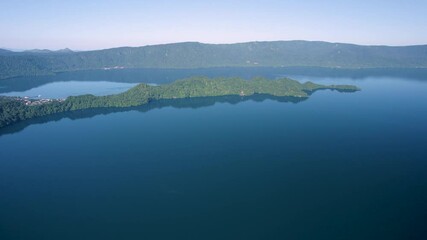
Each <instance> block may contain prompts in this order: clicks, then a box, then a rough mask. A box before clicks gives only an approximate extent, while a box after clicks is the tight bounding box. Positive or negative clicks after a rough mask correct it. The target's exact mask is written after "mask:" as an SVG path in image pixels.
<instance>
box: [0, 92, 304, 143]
mask: <svg viewBox="0 0 427 240" xmlns="http://www.w3.org/2000/svg"><path fill="white" fill-rule="evenodd" d="M267 99H269V100H274V101H278V102H288V103H299V102H302V101H305V100H307V98H296V97H275V96H271V95H263V94H256V95H252V96H246V97H241V96H221V97H201V98H183V99H163V100H158V101H153V102H150V103H149V104H145V105H141V106H138V107H129V108H95V109H86V110H79V111H70V112H64V113H57V114H53V115H48V116H43V117H38V118H33V119H29V120H25V121H22V122H18V123H15V124H13V125H11V126H6V127H4V128H2V129H0V136H2V135H5V134H14V133H17V132H20V131H22V130H23V129H25V128H26V127H28V126H30V125H33V124H43V123H47V122H52V121H59V120H61V119H64V118H68V119H71V120H78V119H84V118H92V117H94V116H97V115H107V114H110V113H116V112H128V111H138V112H141V113H144V112H148V111H150V110H153V109H161V108H164V107H173V108H193V109H197V108H203V107H209V106H213V105H215V104H216V103H229V104H238V103H240V102H244V101H249V100H251V101H255V102H262V101H265V100H267Z"/></svg>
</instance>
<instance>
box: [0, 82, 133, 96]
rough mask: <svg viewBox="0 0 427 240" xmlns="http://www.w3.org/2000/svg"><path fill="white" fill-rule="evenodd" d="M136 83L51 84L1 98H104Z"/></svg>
mask: <svg viewBox="0 0 427 240" xmlns="http://www.w3.org/2000/svg"><path fill="white" fill-rule="evenodd" d="M135 85H136V83H120V82H107V81H96V82H95V81H68V82H51V83H46V84H44V85H41V86H38V87H34V88H31V89H29V90H24V91H10V92H7V93H1V94H0V95H3V96H19V97H41V98H66V97H69V96H78V95H82V94H93V95H96V96H104V95H110V94H117V93H121V92H124V91H126V90H128V89H129V88H131V87H133V86H135Z"/></svg>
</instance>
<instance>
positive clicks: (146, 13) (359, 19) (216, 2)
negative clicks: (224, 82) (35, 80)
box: [0, 0, 427, 50]
mask: <svg viewBox="0 0 427 240" xmlns="http://www.w3.org/2000/svg"><path fill="white" fill-rule="evenodd" d="M426 10H427V0H359V1H355V0H323V1H321V0H263V1H253V0H239V1H235V0H212V1H209V2H205V1H202V0H199V1H190V0H183V1H179V0H175V1H167V0H140V1H136V0H135V1H134V0H121V1H112V0H105V1H100V0H70V1H68V0H67V1H61V0H57V1H55V0H1V1H0V11H1V13H0V33H1V34H0V47H6V48H13V49H30V48H49V49H59V48H65V47H68V48H72V49H77V50H86V49H101V48H111V47H118V46H142V45H148V44H159V43H170V42H183V41H199V42H206V43H233V42H245V41H255V40H258V41H270V40H296V39H301V40H321V41H331V42H348V43H357V44H365V45H372V44H374V45H378V44H379V45H414V44H427V14H426Z"/></svg>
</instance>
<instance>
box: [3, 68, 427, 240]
mask: <svg viewBox="0 0 427 240" xmlns="http://www.w3.org/2000/svg"><path fill="white" fill-rule="evenodd" d="M218 71H223V70H218ZM227 71H228V74H229V75H233V74H235V75H242V76H248V73H247V72H241V71H240V70H239V71H236V72H234V73H233V71H232V70H227ZM167 73H168V76H169V77H168V78H167V79H168V80H167V81H173V79H175V78H180V77H181V76H183V75H185V74H183V72H181V71H178V72H177V73H176V75H173V71H171V72H167ZM242 73H244V74H242ZM315 73H316V72H315ZM76 74H81V75H79V76H83V77H82V79H92V78H93V75H91V76H92V77H91V76H87V75H85V74H84V73H76ZM91 74H93V72H92V73H91ZM102 74H104V73H102ZM132 74H136V75H138V74H137V73H132ZM187 74H193V73H187ZM219 74H223V72H219V73H218V72H215V71H212V72H209V73H207V74H206V75H211V76H216V75H219ZM224 75H226V74H224ZM249 75H265V76H268V77H271V78H275V77H280V76H283V75H286V76H292V77H293V78H295V79H297V80H301V81H308V80H310V81H314V82H319V83H324V84H337V83H338V84H354V85H357V86H359V87H360V88H361V89H362V91H360V92H356V93H339V92H336V91H329V90H327V91H318V92H315V93H314V94H313V95H312V96H311V97H310V98H309V99H308V100H305V101H301V102H295V101H292V100H288V99H273V98H269V97H266V96H256V97H252V98H240V97H224V98H206V99H189V100H179V101H165V102H159V103H153V104H152V105H150V106H142V107H137V108H132V109H103V110H90V111H79V112H74V113H69V114H62V115H61V114H60V115H55V116H50V117H45V118H40V119H34V120H30V121H26V122H21V123H19V124H16V125H13V126H10V127H6V128H4V129H0V239H426V236H427V228H426V224H427V204H426V202H427V174H426V172H427V124H426V123H427V104H426V103H427V81H425V80H423V79H424V78H426V77H427V75H425V76H423V75H417V77H414V75H411V74H406V73H402V74H397V73H394V74H390V76H387V75H388V73H385V74H383V75H381V74H378V73H375V74H374V73H372V72H371V73H369V72H368V73H360V74H356V75H355V74H354V73H351V74H348V76H346V74H344V73H340V74H326V73H323V75H324V76H322V74H312V73H311V72H309V73H308V74H305V75H304V74H302V73H300V72H286V71H285V72H283V73H281V72H280V71H277V70H276V72H274V73H272V72H271V71H265V72H262V71H258V72H256V73H253V74H252V73H250V74H249ZM174 76H175V77H174ZM103 79H104V80H105V78H103ZM116 79H125V80H123V81H118V80H117V81H116V82H121V83H131V82H132V81H129V79H130V77H129V78H126V77H123V78H120V77H118V78H116ZM137 79H145V81H148V82H156V81H155V80H156V79H160V80H159V81H158V83H164V82H167V81H166V80H165V81H162V80H161V79H163V78H161V77H158V78H156V79H155V78H154V77H152V78H150V77H147V76H146V75H144V76H141V77H139V78H137ZM49 81H51V80H49ZM141 81H142V80H141ZM70 82H72V83H71V84H76V83H75V82H73V81H70ZM81 82H85V81H83V80H82V81H81ZM12 83H13V81H12V80H11V81H9V82H6V83H4V84H5V86H6V85H7V87H5V88H7V89H9V90H10V92H12V90H18V89H20V90H23V89H24V88H28V86H29V85H25V84H24V85H25V87H23V86H24V85H20V84H17V85H16V86H15V85H13V84H12ZM134 83H135V82H134ZM61 84H62V83H61ZM38 87H40V86H38ZM62 87H64V88H66V86H64V85H62ZM13 88H15V89H13ZM36 88H37V87H36ZM92 90H93V89H92ZM26 91H30V89H27V90H26ZM58 91H60V90H58ZM5 93H7V92H5ZM46 94H48V93H46Z"/></svg>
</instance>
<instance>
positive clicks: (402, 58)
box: [0, 41, 427, 79]
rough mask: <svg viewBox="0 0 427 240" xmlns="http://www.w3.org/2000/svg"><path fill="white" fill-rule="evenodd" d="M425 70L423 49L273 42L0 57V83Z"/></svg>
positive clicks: (425, 50)
mask: <svg viewBox="0 0 427 240" xmlns="http://www.w3.org/2000/svg"><path fill="white" fill-rule="evenodd" d="M236 66H240V67H254V66H255V67H258V66H268V67H284V66H285V67H293V66H310V67H328V68H375V67H376V68H378V67H387V68H389V67H391V68H394V67H399V68H401V67H417V68H418V67H423V68H426V67H427V46H409V47H386V46H358V45H352V44H340V43H327V42H307V41H277V42H250V43H238V44H201V43H193V42H189V43H175V44H164V45H154V46H145V47H133V48H131V47H123V48H114V49H106V50H99V51H87V52H69V53H50V54H49V53H44V54H34V53H31V54H30V53H28V54H18V55H16V54H15V55H13V54H12V55H11V54H10V53H3V54H2V53H1V52H0V79H2V78H8V77H14V76H34V75H46V74H52V73H54V72H61V71H74V70H83V69H102V68H114V67H125V68H209V67H236Z"/></svg>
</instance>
